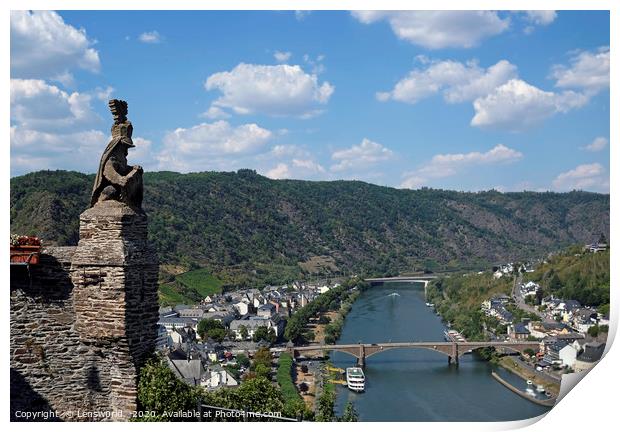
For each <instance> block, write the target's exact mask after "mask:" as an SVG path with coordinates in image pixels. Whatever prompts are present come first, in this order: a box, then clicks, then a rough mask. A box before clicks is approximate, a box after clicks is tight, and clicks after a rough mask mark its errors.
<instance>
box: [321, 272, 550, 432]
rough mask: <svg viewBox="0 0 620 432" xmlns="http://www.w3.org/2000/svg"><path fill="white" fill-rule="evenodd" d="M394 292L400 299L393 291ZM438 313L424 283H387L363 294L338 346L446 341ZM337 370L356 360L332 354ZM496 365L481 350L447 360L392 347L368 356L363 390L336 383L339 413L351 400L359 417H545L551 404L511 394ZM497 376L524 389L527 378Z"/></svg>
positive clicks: (431, 418)
mask: <svg viewBox="0 0 620 432" xmlns="http://www.w3.org/2000/svg"><path fill="white" fill-rule="evenodd" d="M391 293H397V294H399V295H398V296H390V295H389V294H391ZM444 329H445V327H444V325H443V324H442V322H441V319H440V317H438V316H437V315H435V313H434V312H433V311H432V309H431V308H429V307H426V305H425V301H424V288H423V285H421V284H413V283H389V284H384V285H379V286H374V287H372V288H370V289H369V290H367V291H365V292H363V293H362V294H361V295H360V296H359V297H358V299H357V301H356V302H355V303H354V305H353V308H352V309H351V312H350V313H349V315H347V318H346V321H345V325H344V327H343V330H342V335H341V337H340V339H339V340H338V343H358V342H363V343H377V342H390V341H391V342H412V341H443V340H444V334H443V331H444ZM331 359H332V363H333V364H334V365H335V366H337V367H339V368H343V369H344V368H346V367H350V366H354V365H355V358H354V357H352V356H349V355H347V354H345V353H339V352H333V353H332V356H331ZM492 370H493V369H492V367H491V365H490V364H489V363H488V362H485V361H483V360H480V359H479V358H478V357H477V356H476V355H465V356H462V357H461V358H460V364H459V366H458V367H457V366H455V365H451V366H449V365H448V358H447V356H445V355H443V354H441V353H437V352H434V351H430V350H426V349H394V350H389V351H386V352H382V353H378V354H375V355H373V356H372V357H370V358H367V359H366V368H365V374H366V391H365V392H364V393H362V394H357V393H354V392H351V391H350V390H348V389H347V388H346V387H341V386H338V385H337V387H338V397H337V400H336V412H337V414H342V411H343V409H344V405H345V404H346V402H347V401H352V402H353V403H354V405H355V408H356V410H357V412H358V414H359V418H360V420H361V421H505V420H522V419H526V418H530V417H535V416H538V415H540V414H543V413H544V412H546V411H547V410H548V408H545V407H542V406H539V405H536V404H534V403H532V402H529V401H527V400H525V399H523V398H521V397H519V396H518V395H516V394H515V393H513V392H511V391H510V390H508V389H507V388H505V387H504V386H503V385H501V384H500V383H499V382H497V381H496V380H495V379H494V378H493V377H492V376H491V371H492ZM498 372H499V373H500V375H501V376H502V377H503V378H505V379H507V380H508V381H510V382H511V383H512V384H513V385H515V386H517V387H519V388H525V383H524V382H523V380H522V379H521V378H519V377H517V376H515V375H513V374H511V373H509V372H506V371H504V370H500V371H498Z"/></svg>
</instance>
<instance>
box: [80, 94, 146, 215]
mask: <svg viewBox="0 0 620 432" xmlns="http://www.w3.org/2000/svg"><path fill="white" fill-rule="evenodd" d="M108 106H109V107H110V112H111V113H112V115H113V116H114V124H113V125H112V140H111V141H110V143H109V144H108V146H107V147H106V149H105V151H104V152H103V155H102V156H101V161H100V162H99V169H98V170H97V177H96V178H95V185H94V186H93V193H92V196H91V199H90V206H91V207H93V206H94V205H95V204H97V203H98V202H102V201H107V200H114V201H119V202H123V203H125V204H127V205H128V206H129V207H131V208H133V209H135V210H141V209H142V193H143V191H142V173H143V170H142V167H141V166H139V165H134V166H128V165H127V153H128V150H129V148H130V147H135V145H134V143H133V141H132V140H131V134H132V132H133V126H132V125H131V122H130V121H129V120H127V102H125V101H122V100H118V99H112V100H110V101H109V102H108Z"/></svg>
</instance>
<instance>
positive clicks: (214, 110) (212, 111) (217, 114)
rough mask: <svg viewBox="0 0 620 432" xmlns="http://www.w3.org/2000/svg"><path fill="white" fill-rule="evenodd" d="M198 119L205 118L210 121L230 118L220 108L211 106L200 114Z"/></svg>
mask: <svg viewBox="0 0 620 432" xmlns="http://www.w3.org/2000/svg"><path fill="white" fill-rule="evenodd" d="M200 117H205V118H208V119H211V120H215V119H225V118H230V114H228V113H227V112H226V111H224V110H223V109H222V108H219V107H216V106H211V107H209V109H208V110H206V111H205V112H203V113H202V114H200Z"/></svg>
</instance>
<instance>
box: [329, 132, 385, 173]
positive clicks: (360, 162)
mask: <svg viewBox="0 0 620 432" xmlns="http://www.w3.org/2000/svg"><path fill="white" fill-rule="evenodd" d="M393 156H394V152H393V151H392V150H390V149H388V148H387V147H384V146H383V145H381V144H379V143H377V142H374V141H371V140H369V139H367V138H364V139H363V140H362V142H361V143H360V144H358V145H354V146H352V147H350V148H348V149H345V150H338V151H335V152H334V153H332V160H334V161H335V162H336V163H335V164H334V165H332V166H331V168H330V169H331V171H345V170H355V169H357V168H363V167H367V166H369V165H373V164H376V163H378V162H383V161H387V160H389V159H391V158H392V157H393Z"/></svg>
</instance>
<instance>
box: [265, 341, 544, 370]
mask: <svg viewBox="0 0 620 432" xmlns="http://www.w3.org/2000/svg"><path fill="white" fill-rule="evenodd" d="M485 347H494V348H495V349H499V350H504V351H506V350H508V351H513V352H523V351H524V350H526V349H528V348H529V349H532V350H534V351H538V350H539V348H540V343H539V342H529V341H527V342H526V341H523V342H386V343H373V344H362V343H359V344H341V345H306V346H289V347H285V348H271V352H289V353H291V355H292V356H293V357H297V356H299V355H301V354H302V353H313V352H322V351H340V352H343V353H347V354H350V355H352V356H353V357H355V358H356V359H357V365H358V366H361V367H364V366H365V365H366V358H368V357H370V356H372V355H375V354H378V353H380V352H383V351H388V350H391V349H397V348H400V349H402V348H409V349H411V348H414V349H416V348H417V349H420V348H421V349H427V350H432V351H437V352H440V353H442V354H445V355H446V356H448V364H451V363H456V364H458V362H459V357H460V356H461V355H463V354H465V353H469V352H471V351H473V350H477V349H480V348H485Z"/></svg>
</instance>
